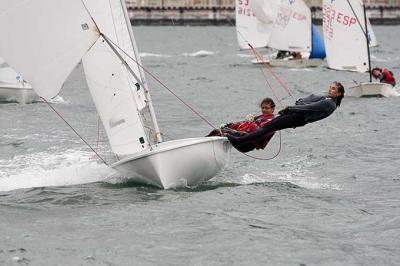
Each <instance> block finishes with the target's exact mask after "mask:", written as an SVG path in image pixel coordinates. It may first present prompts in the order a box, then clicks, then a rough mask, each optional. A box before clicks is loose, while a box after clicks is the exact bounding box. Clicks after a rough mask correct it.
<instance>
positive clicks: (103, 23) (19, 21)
mask: <svg viewBox="0 0 400 266" xmlns="http://www.w3.org/2000/svg"><path fill="white" fill-rule="evenodd" d="M60 7H63V8H60ZM0 8H1V9H2V10H5V12H3V13H1V14H0V34H2V35H3V34H4V35H3V36H8V38H7V41H4V42H1V43H0V53H1V54H4V55H7V57H6V60H7V62H9V64H10V65H11V66H13V67H15V69H18V71H20V73H21V74H22V75H23V76H24V77H25V78H26V79H27V80H28V81H29V82H30V83H31V84H33V87H34V88H35V90H36V92H37V93H38V94H39V95H40V96H42V97H43V98H44V99H51V98H53V97H55V96H56V95H57V94H58V93H59V91H60V89H61V87H62V84H63V82H64V81H65V79H66V78H67V77H68V75H69V74H70V72H71V71H72V70H73V69H74V67H75V65H76V64H77V63H78V62H79V61H80V60H82V63H83V68H84V72H85V77H86V81H87V84H88V87H89V90H90V93H91V96H92V98H93V101H94V103H95V105H96V109H97V111H98V113H99V115H100V118H101V121H102V124H103V126H104V128H105V131H106V134H107V137H108V140H109V142H110V146H111V149H112V151H113V153H114V154H115V157H116V158H118V161H117V162H115V163H114V164H112V165H111V167H113V168H115V169H116V170H117V171H119V172H120V173H121V174H122V175H124V176H126V177H128V178H131V179H133V180H135V181H138V182H141V183H145V184H151V185H154V186H158V187H161V188H172V187H176V186H182V185H195V184H198V183H200V182H203V181H205V180H208V179H210V178H212V177H213V176H215V175H216V174H217V173H218V172H219V171H220V170H221V169H222V168H223V167H224V165H225V162H226V160H227V159H228V158H229V153H230V148H231V146H230V144H229V142H228V140H227V139H226V138H224V137H216V138H206V137H201V138H195V139H179V140H173V141H168V142H164V141H163V140H162V138H161V132H160V129H159V127H158V124H157V120H156V115H155V111H154V108H153V105H152V100H151V98H150V94H149V88H148V86H147V82H146V79H145V76H144V71H143V67H142V64H141V62H140V57H139V56H138V55H139V53H138V49H137V47H136V42H135V38H134V35H133V32H132V27H131V25H130V21H129V18H128V14H127V10H126V7H125V1H124V0H84V1H81V0H57V1H55V0H43V1H40V2H37V1H34V0H28V1H27V0H7V1H5V2H4V1H2V3H1V4H0ZM40 10H46V13H47V14H51V16H50V15H49V16H43V14H42V13H41V12H39V11H40ZM10 20H12V21H16V23H14V24H12V25H11V26H10V25H9V24H7V23H6V22H7V21H10ZM29 21H35V23H28V22H29ZM77 22H79V23H77ZM48 25H57V29H54V30H48V31H43V30H41V29H43V28H47V26H48ZM28 32H29V33H30V36H32V39H31V44H30V45H29V46H27V45H25V44H24V42H22V41H21V38H22V37H21V36H25V35H24V33H28ZM32 33H35V34H32ZM45 41H46V44H47V45H43V42H45ZM15 54H18V56H13V55H15ZM38 65H40V66H41V67H40V68H38V67H37V66H38ZM54 65H57V66H59V67H57V68H54V67H53V66H54Z"/></svg>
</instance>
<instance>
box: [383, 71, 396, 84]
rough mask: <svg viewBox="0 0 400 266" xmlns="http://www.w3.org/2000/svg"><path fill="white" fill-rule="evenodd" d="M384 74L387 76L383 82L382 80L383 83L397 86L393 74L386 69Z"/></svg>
mask: <svg viewBox="0 0 400 266" xmlns="http://www.w3.org/2000/svg"><path fill="white" fill-rule="evenodd" d="M383 73H384V74H385V75H384V76H385V78H384V79H383V80H381V82H384V83H388V84H391V85H393V86H395V85H396V80H395V79H394V77H393V74H392V72H390V71H389V70H388V69H387V68H384V69H383Z"/></svg>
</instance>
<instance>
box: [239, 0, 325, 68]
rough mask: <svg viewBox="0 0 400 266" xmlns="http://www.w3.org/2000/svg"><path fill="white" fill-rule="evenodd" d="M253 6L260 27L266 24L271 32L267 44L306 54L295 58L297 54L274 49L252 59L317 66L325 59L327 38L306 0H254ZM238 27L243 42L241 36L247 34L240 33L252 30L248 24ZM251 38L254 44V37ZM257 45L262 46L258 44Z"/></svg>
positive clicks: (281, 64)
mask: <svg viewBox="0 0 400 266" xmlns="http://www.w3.org/2000/svg"><path fill="white" fill-rule="evenodd" d="M249 7H250V9H251V10H252V12H253V13H254V17H252V20H255V21H257V29H258V31H261V30H260V28H263V29H264V31H265V32H267V33H268V38H266V39H265V41H266V45H265V46H267V47H269V48H272V49H276V50H280V51H287V52H289V53H290V52H298V53H301V54H302V58H301V59H295V58H293V56H287V57H284V58H277V54H278V53H271V54H270V55H267V56H264V58H263V59H262V60H260V59H259V58H258V59H255V60H252V63H254V64H260V63H261V64H265V63H269V64H270V65H271V66H276V67H289V68H302V67H316V66H319V65H320V64H321V63H322V62H323V60H322V59H323V58H325V49H324V43H323V40H322V38H321V37H320V36H319V33H318V31H317V29H316V27H315V26H313V25H312V24H311V11H310V9H309V8H308V6H307V5H306V4H305V3H304V2H303V1H302V0H251V1H250V2H249ZM239 22H240V21H239ZM253 23H254V22H253ZM237 31H238V40H239V46H241V44H240V39H243V37H242V36H241V35H240V34H241V33H242V34H243V35H245V36H248V35H250V34H248V32H247V31H246V28H240V27H238V28H237ZM250 36H251V35H250ZM240 37H241V38H240ZM248 41H249V43H250V44H252V43H251V42H250V41H251V39H249V40H248ZM241 42H243V40H242V41H241ZM252 45H253V44H252ZM257 47H260V46H256V47H255V48H257ZM241 48H242V47H241Z"/></svg>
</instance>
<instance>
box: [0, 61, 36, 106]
mask: <svg viewBox="0 0 400 266" xmlns="http://www.w3.org/2000/svg"><path fill="white" fill-rule="evenodd" d="M37 100H39V96H38V95H37V94H36V93H35V91H34V90H33V89H32V87H31V85H29V84H28V83H27V82H25V81H24V79H23V78H22V77H21V76H20V75H19V74H17V73H16V72H15V71H14V70H13V69H12V68H11V67H9V66H8V64H7V63H6V62H5V61H4V59H3V58H1V57H0V102H20V103H31V102H34V101H37Z"/></svg>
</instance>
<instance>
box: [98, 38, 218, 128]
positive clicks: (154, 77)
mask: <svg viewBox="0 0 400 266" xmlns="http://www.w3.org/2000/svg"><path fill="white" fill-rule="evenodd" d="M101 36H102V37H103V38H104V39H105V40H106V41H107V42H109V43H111V44H113V46H115V47H117V48H118V49H119V50H120V51H122V53H124V54H125V55H126V56H127V57H128V58H130V59H131V60H132V61H133V62H135V63H136V64H137V65H138V66H139V67H140V68H141V69H143V70H144V71H145V72H146V73H147V74H149V75H150V76H151V77H152V78H153V79H154V80H155V81H157V82H158V83H159V84H160V85H161V86H163V87H164V88H165V89H166V90H168V91H169V92H170V93H171V94H172V95H174V96H175V97H176V98H177V99H178V100H179V101H181V102H182V103H183V104H184V105H185V106H186V107H188V108H189V109H190V110H191V111H192V112H193V113H194V114H196V115H197V116H198V117H200V118H201V119H202V120H203V121H204V122H206V123H207V124H208V125H209V126H210V127H211V128H213V129H217V128H216V127H215V126H213V125H212V124H211V123H210V122H209V121H208V120H207V119H206V118H205V117H204V116H202V115H201V114H200V113H199V112H197V111H196V110H195V109H194V108H193V107H191V106H190V105H189V104H187V103H186V102H185V101H184V100H183V99H182V98H181V97H179V96H178V95H177V94H176V93H175V92H173V91H172V90H171V89H170V88H168V86H167V85H165V84H164V83H163V82H162V81H161V80H160V79H159V78H158V77H157V76H155V75H154V74H153V73H151V72H150V71H149V70H147V68H145V67H144V66H143V65H142V64H140V63H139V62H138V61H137V60H135V59H134V58H132V57H131V56H130V55H129V54H128V53H126V52H125V51H124V50H123V49H122V48H121V47H119V46H118V45H117V44H115V43H114V42H113V41H112V40H111V39H109V38H108V37H107V36H106V35H104V34H103V33H101ZM121 60H122V59H121ZM125 63H126V62H125Z"/></svg>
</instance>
